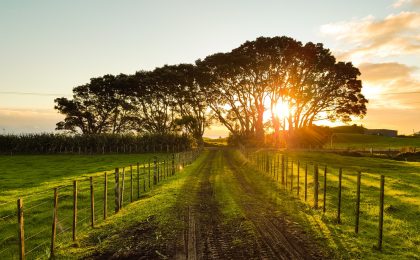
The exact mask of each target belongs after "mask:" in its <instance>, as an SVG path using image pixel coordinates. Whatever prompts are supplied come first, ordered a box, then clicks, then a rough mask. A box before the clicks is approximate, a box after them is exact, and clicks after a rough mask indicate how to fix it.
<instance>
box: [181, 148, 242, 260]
mask: <svg viewBox="0 0 420 260" xmlns="http://www.w3.org/2000/svg"><path fill="white" fill-rule="evenodd" d="M218 153H221V151H220V150H211V151H210V154H209V157H208V158H207V159H206V160H205V161H203V162H202V165H200V167H198V169H197V174H199V178H200V179H199V186H198V189H197V190H196V191H195V192H193V190H192V189H188V188H187V190H186V192H189V193H190V196H193V197H195V199H194V201H193V202H192V203H191V205H189V206H188V207H187V208H186V209H184V211H185V213H184V221H185V223H186V226H187V227H186V228H185V230H184V233H183V239H182V240H183V241H184V245H183V252H177V255H176V259H238V257H236V256H234V254H235V253H234V252H231V243H232V240H233V238H232V236H231V234H229V232H228V231H227V230H226V227H224V226H223V221H222V214H221V212H220V209H219V205H218V203H217V201H216V199H215V197H214V189H213V184H212V182H211V177H212V176H214V174H215V171H214V163H215V158H216V156H217V154H218ZM194 193H195V194H194ZM237 254H238V252H236V254H235V255H237Z"/></svg>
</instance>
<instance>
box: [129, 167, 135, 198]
mask: <svg viewBox="0 0 420 260" xmlns="http://www.w3.org/2000/svg"><path fill="white" fill-rule="evenodd" d="M133 197H134V190H133V165H131V164H130V202H133Z"/></svg>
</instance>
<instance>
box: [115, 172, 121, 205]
mask: <svg viewBox="0 0 420 260" xmlns="http://www.w3.org/2000/svg"><path fill="white" fill-rule="evenodd" d="M114 191H115V213H118V211H120V173H119V169H118V168H115V189H114Z"/></svg>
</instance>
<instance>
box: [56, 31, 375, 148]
mask: <svg viewBox="0 0 420 260" xmlns="http://www.w3.org/2000/svg"><path fill="white" fill-rule="evenodd" d="M359 76H360V72H359V70H358V69H357V68H356V67H354V66H353V65H352V63H350V62H341V61H340V62H337V61H336V59H335V57H334V56H333V55H332V54H331V52H330V51H329V50H328V49H326V48H324V46H323V45H322V44H320V43H317V44H314V43H312V42H308V43H306V44H302V43H301V42H299V41H296V40H295V39H292V38H289V37H285V36H282V37H272V38H270V37H260V38H257V39H256V40H254V41H247V42H245V43H244V44H242V45H241V46H239V47H238V48H235V49H233V50H232V51H230V52H226V53H216V54H212V55H209V56H207V57H206V58H204V59H203V60H198V61H196V63H195V64H179V65H165V66H163V67H160V68H156V69H154V70H152V71H138V72H136V73H135V74H134V75H124V74H120V75H117V76H113V75H105V76H103V77H98V78H93V79H91V81H90V83H88V84H85V85H82V86H79V87H76V88H74V89H73V99H66V98H57V99H56V100H55V102H56V106H55V108H56V109H57V110H58V111H59V112H60V113H62V114H64V115H65V116H66V117H65V119H64V121H62V122H59V123H57V129H59V130H69V131H72V132H82V133H85V134H98V133H123V132H137V133H157V134H165V133H184V134H188V135H191V136H192V137H194V138H196V139H197V140H202V136H203V133H204V130H205V128H206V127H207V126H209V125H210V122H211V120H212V119H216V120H217V121H218V122H219V123H221V124H223V125H224V126H225V127H226V128H227V129H228V130H229V131H230V133H231V134H232V135H234V136H243V137H251V138H255V139H256V140H257V141H260V142H261V141H262V140H263V138H264V135H265V134H266V133H267V132H270V131H273V132H274V135H275V136H276V138H277V139H278V137H279V134H280V131H281V130H287V132H288V133H289V134H290V133H293V132H294V130H295V129H296V130H297V129H303V128H307V127H311V126H312V125H313V124H314V123H315V122H317V121H318V120H322V119H328V120H331V121H335V120H341V121H343V122H349V121H351V119H352V117H363V116H364V115H365V114H366V103H367V102H368V101H367V100H366V98H365V97H364V96H363V95H362V93H361V90H362V82H361V80H360V79H359V78H358V77H359Z"/></svg>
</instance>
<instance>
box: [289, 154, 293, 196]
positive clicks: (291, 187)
mask: <svg viewBox="0 0 420 260" xmlns="http://www.w3.org/2000/svg"><path fill="white" fill-rule="evenodd" d="M290 193H292V195H293V160H292V163H291V169H290Z"/></svg>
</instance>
